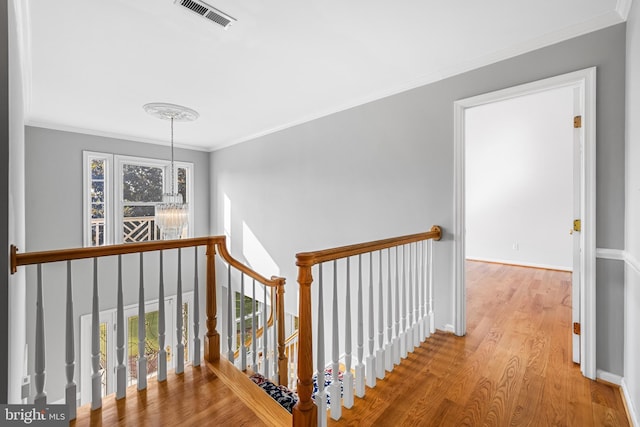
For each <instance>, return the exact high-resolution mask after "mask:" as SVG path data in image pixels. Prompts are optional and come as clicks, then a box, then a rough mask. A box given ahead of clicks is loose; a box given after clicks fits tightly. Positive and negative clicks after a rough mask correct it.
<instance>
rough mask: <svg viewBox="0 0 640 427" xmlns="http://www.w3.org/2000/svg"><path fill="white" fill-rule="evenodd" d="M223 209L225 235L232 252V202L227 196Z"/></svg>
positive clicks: (225, 196)
mask: <svg viewBox="0 0 640 427" xmlns="http://www.w3.org/2000/svg"><path fill="white" fill-rule="evenodd" d="M223 209H224V213H223V222H224V235H225V236H227V248H228V249H229V252H231V200H230V199H229V196H227V195H226V194H224V202H223Z"/></svg>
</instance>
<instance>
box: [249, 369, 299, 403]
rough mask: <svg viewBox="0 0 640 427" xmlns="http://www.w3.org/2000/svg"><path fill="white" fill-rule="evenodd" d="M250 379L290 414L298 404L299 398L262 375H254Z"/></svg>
mask: <svg viewBox="0 0 640 427" xmlns="http://www.w3.org/2000/svg"><path fill="white" fill-rule="evenodd" d="M249 378H251V380H252V381H253V382H254V383H256V384H257V385H258V386H259V387H260V388H261V389H263V390H264V391H266V392H267V394H268V395H269V396H271V397H272V398H273V399H274V400H275V401H276V402H278V403H279V404H280V405H281V406H282V407H283V408H284V409H286V410H287V411H289V412H291V411H292V410H293V407H294V406H295V404H296V403H297V402H298V396H296V394H295V393H294V392H292V391H291V390H289V389H288V388H287V387H285V386H283V385H276V384H274V383H272V382H271V381H269V380H268V379H266V378H265V377H264V376H262V375H260V374H253V375H251V376H250V377H249Z"/></svg>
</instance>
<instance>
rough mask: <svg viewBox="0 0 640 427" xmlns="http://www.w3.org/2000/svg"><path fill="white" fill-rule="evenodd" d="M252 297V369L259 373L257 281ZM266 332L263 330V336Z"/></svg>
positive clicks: (254, 283)
mask: <svg viewBox="0 0 640 427" xmlns="http://www.w3.org/2000/svg"><path fill="white" fill-rule="evenodd" d="M251 297H252V298H253V303H252V304H251V308H252V310H253V314H252V315H251V358H252V359H251V360H252V364H251V369H252V370H253V372H258V351H257V346H258V337H257V335H256V329H257V328H258V325H256V280H255V279H253V291H252V293H251ZM265 332H266V330H264V329H263V332H262V333H263V334H264V333H265Z"/></svg>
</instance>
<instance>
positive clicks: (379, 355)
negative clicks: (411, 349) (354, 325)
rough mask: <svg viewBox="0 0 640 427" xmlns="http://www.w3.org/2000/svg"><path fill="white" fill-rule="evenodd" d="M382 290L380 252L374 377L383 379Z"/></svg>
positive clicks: (380, 258) (379, 259)
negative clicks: (376, 348)
mask: <svg viewBox="0 0 640 427" xmlns="http://www.w3.org/2000/svg"><path fill="white" fill-rule="evenodd" d="M383 299H384V297H383V290H382V251H378V350H376V376H377V377H378V378H380V379H382V378H384V301H383Z"/></svg>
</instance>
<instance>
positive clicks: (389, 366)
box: [384, 248, 393, 372]
mask: <svg viewBox="0 0 640 427" xmlns="http://www.w3.org/2000/svg"><path fill="white" fill-rule="evenodd" d="M392 286H393V284H392V282H391V248H389V249H387V344H386V346H385V352H384V364H385V368H386V370H387V371H389V372H391V371H393V309H392V307H393V300H392V299H391V295H392V290H391V288H392Z"/></svg>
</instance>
